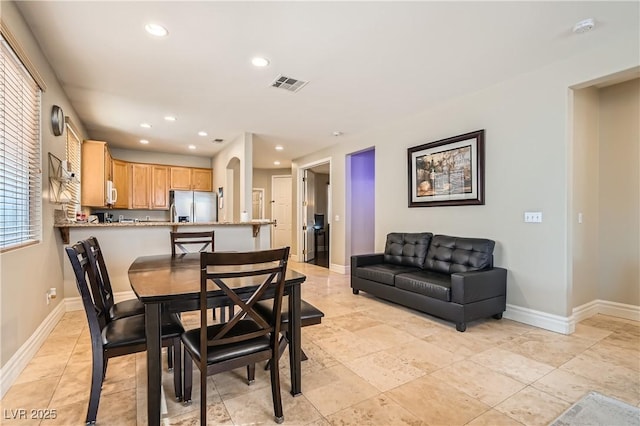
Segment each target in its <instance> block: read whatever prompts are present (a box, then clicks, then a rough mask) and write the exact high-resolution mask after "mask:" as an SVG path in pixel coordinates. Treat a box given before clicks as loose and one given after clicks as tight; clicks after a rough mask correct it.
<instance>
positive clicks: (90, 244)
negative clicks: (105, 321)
mask: <svg viewBox="0 0 640 426" xmlns="http://www.w3.org/2000/svg"><path fill="white" fill-rule="evenodd" d="M82 244H83V245H84V249H85V253H86V254H87V255H90V256H89V258H88V261H89V264H90V265H91V268H92V269H93V272H94V274H95V283H94V284H95V285H93V284H92V287H91V291H92V293H93V294H94V295H95V294H100V299H98V300H96V304H97V305H98V307H100V309H101V310H103V311H105V312H106V313H107V317H108V316H109V311H110V310H111V308H113V305H114V304H115V300H114V297H113V288H112V287H111V280H110V279H109V271H108V270H107V264H106V262H105V260H104V255H103V252H102V249H101V248H100V244H99V243H98V239H97V238H96V237H89V238H87V239H86V240H83V241H82Z"/></svg>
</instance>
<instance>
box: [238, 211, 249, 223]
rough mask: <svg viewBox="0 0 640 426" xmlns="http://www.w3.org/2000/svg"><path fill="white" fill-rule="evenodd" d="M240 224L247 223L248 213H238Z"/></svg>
mask: <svg viewBox="0 0 640 426" xmlns="http://www.w3.org/2000/svg"><path fill="white" fill-rule="evenodd" d="M240 222H249V213H247V212H242V213H240Z"/></svg>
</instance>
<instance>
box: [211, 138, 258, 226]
mask: <svg viewBox="0 0 640 426" xmlns="http://www.w3.org/2000/svg"><path fill="white" fill-rule="evenodd" d="M234 158H237V159H238V160H239V161H240V173H239V177H240V182H239V183H238V182H236V183H234V188H236V189H237V187H235V185H239V191H238V192H236V193H237V194H239V197H240V202H239V204H238V205H239V208H240V211H242V210H246V211H248V212H250V211H251V191H252V188H253V135H252V134H251V133H243V134H242V135H241V136H240V137H238V138H237V139H235V140H233V141H231V142H230V143H229V144H228V145H227V146H226V147H225V148H224V149H223V150H222V151H220V152H219V153H218V154H217V155H216V156H215V157H214V158H213V189H214V191H217V190H218V188H219V187H223V188H224V198H225V201H224V203H225V208H224V209H223V210H224V211H221V213H222V215H221V214H219V215H218V220H219V221H223V220H227V221H232V220H233V218H232V217H226V219H225V218H224V217H223V215H224V214H226V209H227V208H228V207H227V205H228V204H230V203H229V201H233V194H234V188H230V187H229V186H230V184H231V183H232V180H233V179H232V178H230V177H229V174H228V173H227V165H228V164H229V162H230V161H231V160H232V159H234ZM229 180H231V181H229ZM238 217H239V213H238Z"/></svg>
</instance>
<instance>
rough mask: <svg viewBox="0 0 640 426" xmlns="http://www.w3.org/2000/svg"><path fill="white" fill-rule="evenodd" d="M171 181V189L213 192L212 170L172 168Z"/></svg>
mask: <svg viewBox="0 0 640 426" xmlns="http://www.w3.org/2000/svg"><path fill="white" fill-rule="evenodd" d="M169 181H170V183H169V188H170V189H177V190H187V191H209V192H210V191H212V190H213V172H212V170H211V169H202V168H193V167H175V166H172V167H171V170H170V178H169Z"/></svg>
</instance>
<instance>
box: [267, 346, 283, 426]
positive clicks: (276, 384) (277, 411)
mask: <svg viewBox="0 0 640 426" xmlns="http://www.w3.org/2000/svg"><path fill="white" fill-rule="evenodd" d="M279 359H280V354H278V353H275V352H274V353H273V356H272V357H271V367H272V368H271V369H270V373H271V397H272V398H273V413H274V416H275V421H276V423H278V424H280V423H282V422H284V414H283V413H282V396H281V395H280V368H279V365H278V360H279Z"/></svg>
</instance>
